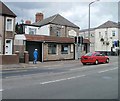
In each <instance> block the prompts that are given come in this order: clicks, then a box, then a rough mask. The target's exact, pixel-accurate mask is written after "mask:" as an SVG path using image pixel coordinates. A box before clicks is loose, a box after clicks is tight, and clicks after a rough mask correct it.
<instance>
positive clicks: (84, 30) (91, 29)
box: [80, 28, 95, 32]
mask: <svg viewBox="0 0 120 101" xmlns="http://www.w3.org/2000/svg"><path fill="white" fill-rule="evenodd" d="M94 30H95V28H90V31H94ZM86 31H88V29H82V30H80V32H86Z"/></svg>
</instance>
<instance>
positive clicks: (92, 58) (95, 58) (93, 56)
mask: <svg viewBox="0 0 120 101" xmlns="http://www.w3.org/2000/svg"><path fill="white" fill-rule="evenodd" d="M81 62H82V64H83V65H85V64H87V63H92V64H96V65H97V64H98V63H109V57H108V56H105V55H104V54H100V53H99V52H90V53H87V54H85V55H84V56H82V57H81Z"/></svg>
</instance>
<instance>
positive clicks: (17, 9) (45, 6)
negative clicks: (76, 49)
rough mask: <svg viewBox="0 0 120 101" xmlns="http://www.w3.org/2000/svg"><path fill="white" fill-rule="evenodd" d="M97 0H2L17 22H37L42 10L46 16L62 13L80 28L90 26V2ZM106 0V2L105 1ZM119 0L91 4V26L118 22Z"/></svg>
mask: <svg viewBox="0 0 120 101" xmlns="http://www.w3.org/2000/svg"><path fill="white" fill-rule="evenodd" d="M92 1H95V0H81V1H80V0H79V1H78V0H69V1H67V0H66V1H65V0H64V1H63V0H58V1H57V2H56V1H55V0H26V2H24V1H23V0H22V1H21V2H20V0H2V2H4V3H5V4H6V5H7V6H8V7H9V8H10V9H11V10H12V11H13V12H14V13H15V14H16V15H17V18H16V22H18V23H21V20H24V21H26V20H31V21H32V23H34V22H35V14H36V13H37V12H42V13H43V14H44V18H47V17H50V16H53V15H55V14H60V15H62V16H63V17H65V18H66V19H68V20H69V21H71V22H72V23H74V24H76V25H77V26H79V27H80V29H87V28H88V18H89V16H88V15H89V6H88V5H89V3H90V2H92ZM104 1H106V2H104ZM113 1H114V2H113ZM118 1H119V0H100V1H96V2H94V3H93V4H91V6H90V19H91V20H90V27H91V28H95V27H98V26H99V25H101V24H103V23H105V22H106V21H108V20H110V21H114V22H118Z"/></svg>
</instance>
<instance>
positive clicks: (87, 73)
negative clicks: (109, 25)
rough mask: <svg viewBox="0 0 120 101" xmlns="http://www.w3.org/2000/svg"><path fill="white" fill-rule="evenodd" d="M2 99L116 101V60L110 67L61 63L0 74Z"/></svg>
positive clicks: (115, 58)
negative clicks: (107, 100)
mask: <svg viewBox="0 0 120 101" xmlns="http://www.w3.org/2000/svg"><path fill="white" fill-rule="evenodd" d="M2 76H3V77H2V78H3V80H2V85H3V87H2V90H1V92H2V97H3V99H117V98H118V59H117V57H111V58H110V63H109V64H99V65H86V66H83V65H82V64H81V63H79V62H74V61H72V62H67V63H66V62H65V63H64V62H60V63H59V64H58V62H57V64H54V65H52V64H51V65H48V66H47V65H45V66H43V67H36V68H31V69H23V70H13V71H3V74H2Z"/></svg>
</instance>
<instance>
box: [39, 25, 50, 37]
mask: <svg viewBox="0 0 120 101" xmlns="http://www.w3.org/2000/svg"><path fill="white" fill-rule="evenodd" d="M37 35H46V36H50V25H45V26H42V27H40V28H39V29H38V32H37Z"/></svg>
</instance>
